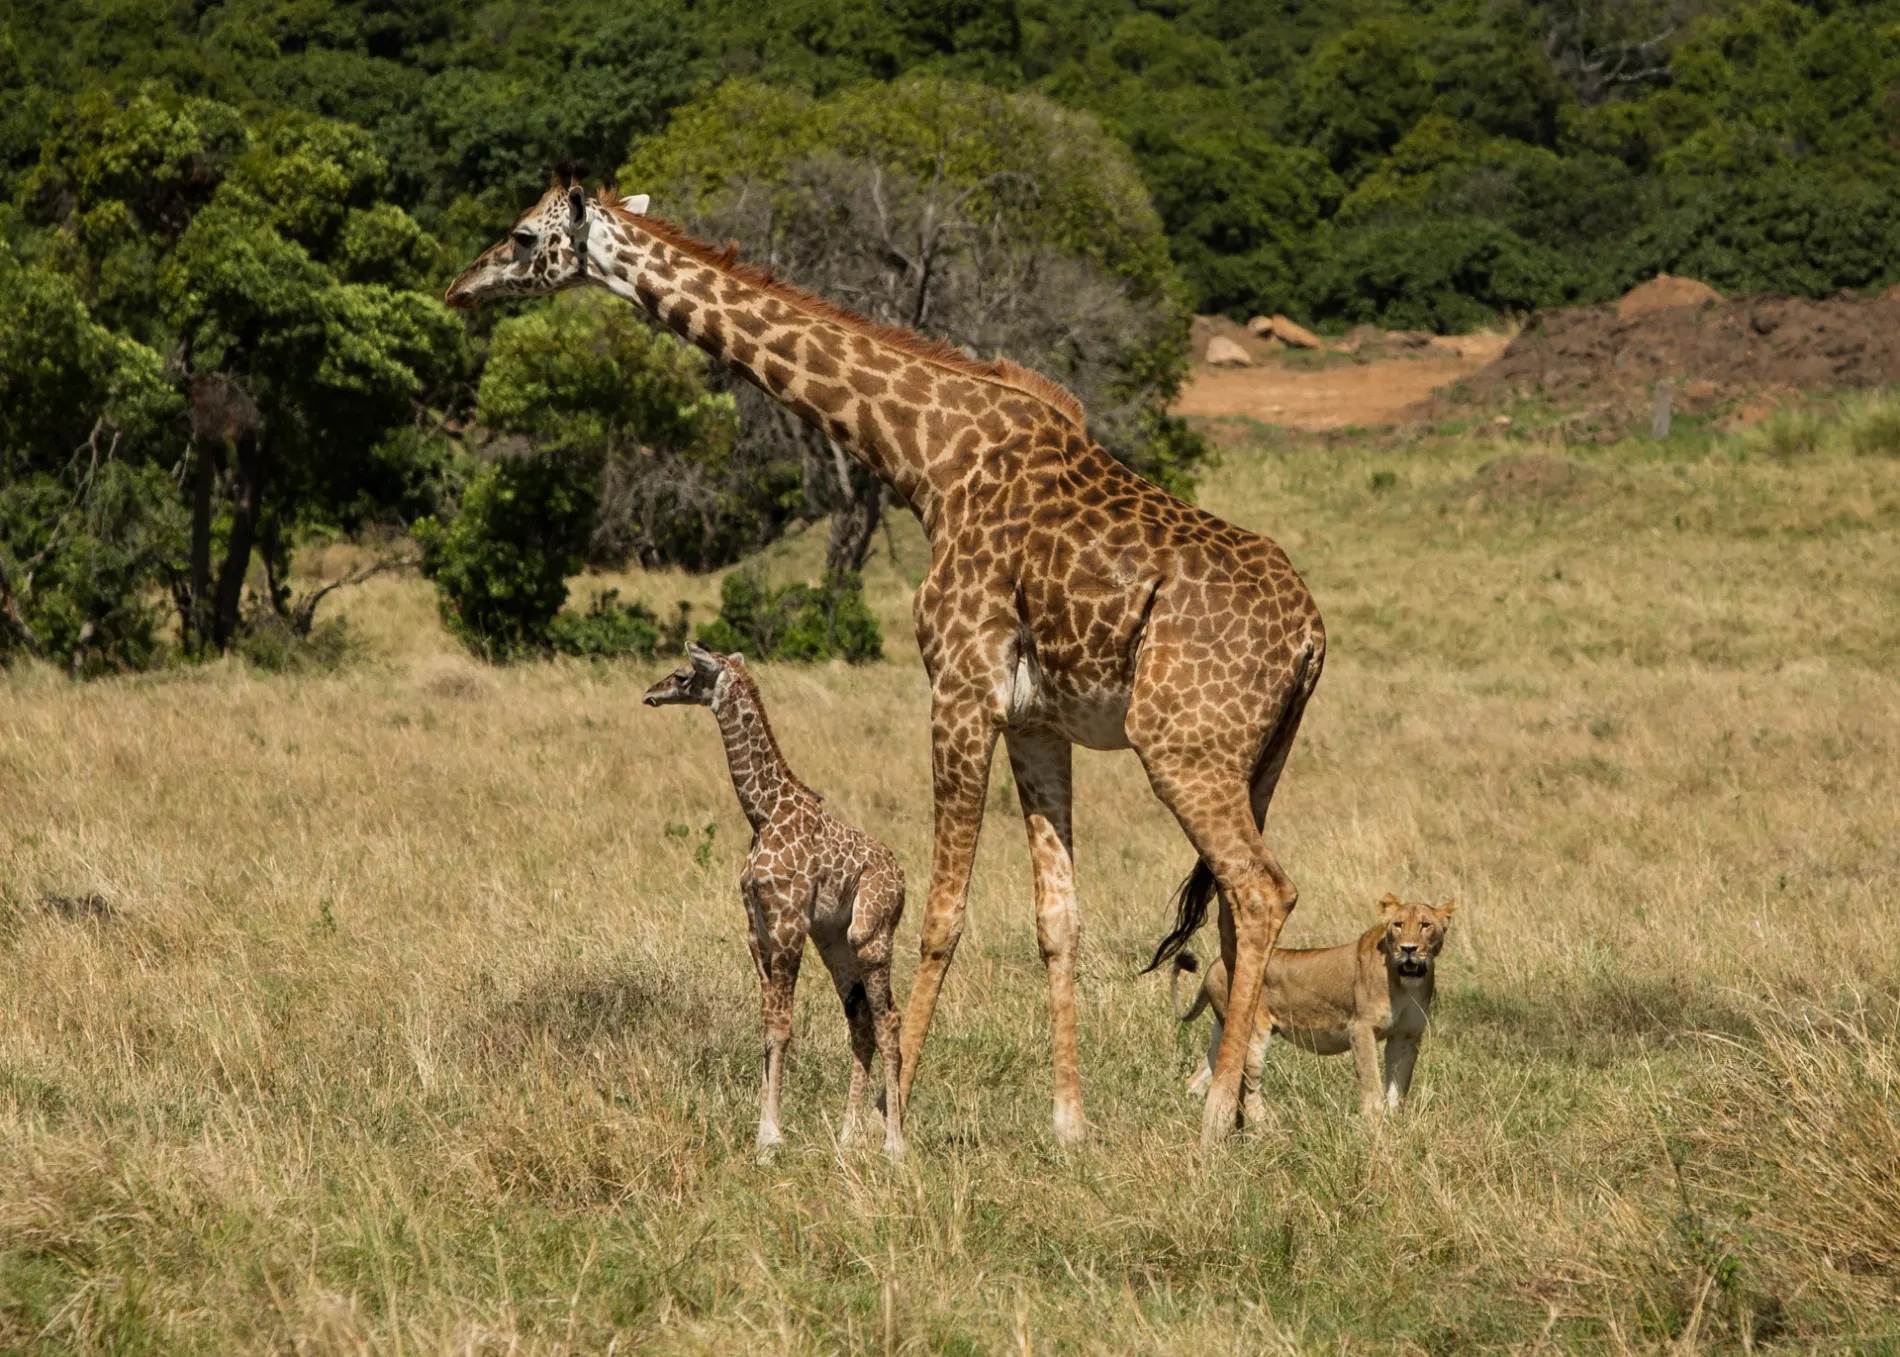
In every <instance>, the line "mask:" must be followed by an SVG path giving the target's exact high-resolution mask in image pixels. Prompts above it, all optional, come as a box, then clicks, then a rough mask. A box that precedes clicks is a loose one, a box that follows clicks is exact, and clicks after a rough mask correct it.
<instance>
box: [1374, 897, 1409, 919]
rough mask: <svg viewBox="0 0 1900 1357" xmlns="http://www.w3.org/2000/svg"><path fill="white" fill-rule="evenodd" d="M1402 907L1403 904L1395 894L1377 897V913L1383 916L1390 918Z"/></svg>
mask: <svg viewBox="0 0 1900 1357" xmlns="http://www.w3.org/2000/svg"><path fill="white" fill-rule="evenodd" d="M1404 908H1405V906H1404V905H1403V904H1401V903H1400V902H1399V897H1398V896H1396V895H1384V896H1381V897H1380V899H1379V913H1380V914H1381V915H1382V916H1383V917H1385V918H1388V919H1389V918H1391V917H1392V916H1393V915H1394V914H1397V913H1398V912H1399V911H1400V910H1402V909H1404Z"/></svg>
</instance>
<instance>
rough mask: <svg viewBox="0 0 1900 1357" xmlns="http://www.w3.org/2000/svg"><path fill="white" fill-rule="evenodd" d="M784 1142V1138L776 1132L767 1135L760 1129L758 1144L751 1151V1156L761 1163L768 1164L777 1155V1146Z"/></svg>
mask: <svg viewBox="0 0 1900 1357" xmlns="http://www.w3.org/2000/svg"><path fill="white" fill-rule="evenodd" d="M784 1143H785V1138H784V1137H783V1136H781V1135H779V1134H778V1133H777V1132H773V1133H772V1134H771V1135H769V1136H768V1135H766V1134H765V1133H764V1132H763V1131H761V1132H760V1133H759V1143H758V1146H757V1147H756V1148H755V1149H754V1150H753V1151H752V1157H753V1158H754V1159H756V1160H757V1161H758V1162H759V1163H761V1164H769V1163H771V1162H772V1161H773V1160H774V1159H776V1158H777V1157H778V1150H779V1146H781V1145H783V1144H784Z"/></svg>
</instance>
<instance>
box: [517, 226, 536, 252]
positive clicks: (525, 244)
mask: <svg viewBox="0 0 1900 1357" xmlns="http://www.w3.org/2000/svg"><path fill="white" fill-rule="evenodd" d="M533 248H534V232H532V231H517V232H515V249H516V250H517V251H519V252H523V253H525V252H526V251H529V250H532V249H533Z"/></svg>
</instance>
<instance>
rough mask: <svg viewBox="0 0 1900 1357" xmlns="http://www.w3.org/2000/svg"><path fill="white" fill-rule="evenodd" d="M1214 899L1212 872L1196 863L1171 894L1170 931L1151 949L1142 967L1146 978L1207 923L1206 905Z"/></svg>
mask: <svg viewBox="0 0 1900 1357" xmlns="http://www.w3.org/2000/svg"><path fill="white" fill-rule="evenodd" d="M1213 898H1214V872H1213V869H1212V868H1210V867H1209V866H1208V865H1207V864H1206V863H1205V862H1196V863H1195V864H1194V870H1193V871H1191V872H1189V873H1188V874H1187V880H1185V881H1183V882H1182V883H1181V889H1180V890H1178V891H1176V892H1175V893H1174V929H1173V931H1172V932H1170V933H1169V934H1168V936H1167V937H1165V938H1163V939H1162V940H1161V945H1160V946H1158V947H1156V948H1155V954H1154V959H1153V960H1152V961H1150V962H1149V963H1148V964H1147V965H1146V966H1144V967H1142V971H1141V973H1142V974H1143V975H1146V974H1147V973H1148V972H1149V971H1152V970H1154V969H1155V968H1157V967H1158V966H1160V965H1161V963H1162V962H1164V961H1166V960H1167V959H1168V958H1169V957H1171V956H1173V955H1174V954H1175V953H1176V952H1178V951H1180V950H1181V949H1182V948H1183V947H1184V946H1186V945H1187V940H1188V939H1189V938H1191V937H1193V936H1194V933H1195V930H1196V929H1198V928H1199V927H1200V926H1201V925H1202V924H1204V923H1206V922H1207V902H1208V901H1209V900H1212V899H1213Z"/></svg>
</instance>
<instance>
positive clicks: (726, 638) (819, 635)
mask: <svg viewBox="0 0 1900 1357" xmlns="http://www.w3.org/2000/svg"><path fill="white" fill-rule="evenodd" d="M699 641H700V644H702V645H706V646H710V647H711V648H712V649H714V650H718V651H723V652H726V653H728V654H730V653H732V652H733V651H739V652H741V653H743V654H746V655H749V656H751V657H752V658H753V659H755V660H806V661H812V660H828V659H832V658H833V657H836V658H839V659H843V660H845V661H847V662H848V663H851V664H869V663H871V662H872V661H873V660H881V659H883V658H884V638H883V635H882V633H881V632H880V631H879V630H878V625H877V618H876V617H874V616H872V614H871V610H870V608H869V607H867V606H866V605H865V602H864V594H863V590H862V588H861V587H860V585H859V583H858V577H857V576H856V575H852V574H843V575H834V576H832V577H831V578H829V579H827V580H825V581H824V582H823V583H822V584H817V585H810V584H788V585H785V586H784V587H782V588H777V589H774V588H773V587H772V586H770V585H768V584H765V583H764V582H762V581H761V580H760V579H759V578H758V577H757V576H756V575H753V574H751V573H750V572H748V571H744V570H735V571H733V572H732V573H731V574H730V575H727V576H726V577H725V579H723V580H721V581H720V585H719V616H718V617H716V618H714V619H713V620H712V621H711V622H709V623H707V624H706V625H705V626H703V627H701V628H700V629H699Z"/></svg>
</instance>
